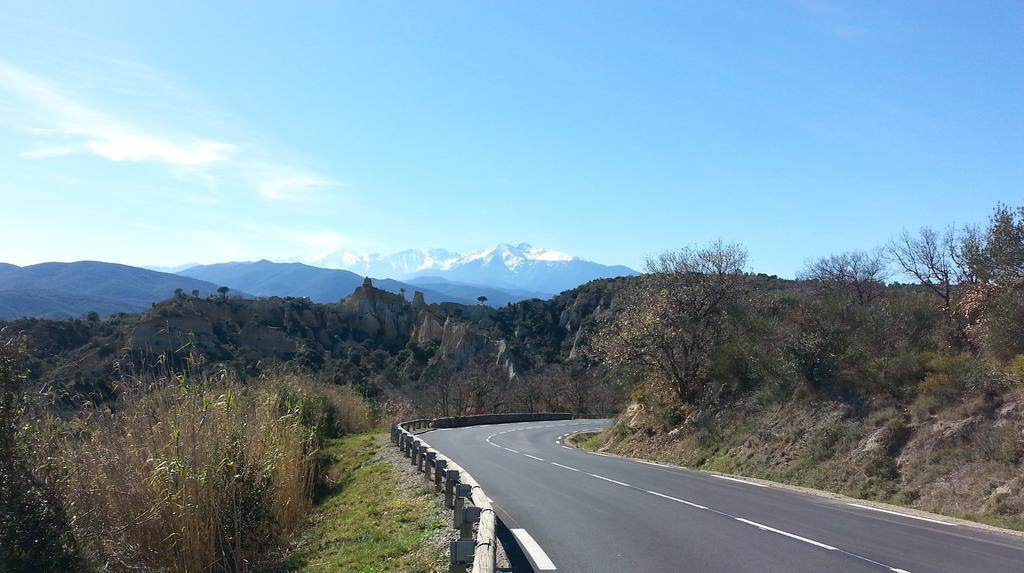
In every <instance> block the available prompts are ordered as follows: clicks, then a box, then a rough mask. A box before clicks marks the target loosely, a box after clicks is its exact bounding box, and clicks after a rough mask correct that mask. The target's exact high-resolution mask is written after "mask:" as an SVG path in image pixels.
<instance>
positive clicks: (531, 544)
mask: <svg viewBox="0 0 1024 573" xmlns="http://www.w3.org/2000/svg"><path fill="white" fill-rule="evenodd" d="M511 531H512V535H514V536H515V538H516V541H518V542H519V546H520V547H522V548H523V549H525V550H526V552H527V553H528V554H529V555H530V561H532V562H533V564H534V566H535V567H536V568H537V570H538V571H557V569H556V568H555V564H554V563H552V562H551V559H550V558H549V557H548V554H547V553H544V550H543V549H541V548H540V545H538V544H537V542H536V541H534V539H533V537H531V536H530V534H529V533H528V532H527V531H526V530H525V529H513V530H511Z"/></svg>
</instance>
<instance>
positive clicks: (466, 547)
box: [448, 539, 476, 573]
mask: <svg viewBox="0 0 1024 573" xmlns="http://www.w3.org/2000/svg"><path fill="white" fill-rule="evenodd" d="M448 547H449V548H450V551H451V558H450V559H451V565H450V566H449V567H448V571H449V573H466V563H469V562H470V561H472V560H473V554H474V550H475V549H476V542H475V541H474V540H472V539H460V540H458V541H452V542H451V543H450V544H449V546H448Z"/></svg>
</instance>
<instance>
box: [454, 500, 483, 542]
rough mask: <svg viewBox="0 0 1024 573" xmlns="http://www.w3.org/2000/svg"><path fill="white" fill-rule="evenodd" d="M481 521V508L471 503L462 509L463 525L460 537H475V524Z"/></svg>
mask: <svg viewBox="0 0 1024 573" xmlns="http://www.w3.org/2000/svg"><path fill="white" fill-rule="evenodd" d="M479 521H480V508H479V507H476V506H475V505H470V506H467V507H465V508H463V509H462V525H460V526H459V537H473V524H474V523H477V522H479Z"/></svg>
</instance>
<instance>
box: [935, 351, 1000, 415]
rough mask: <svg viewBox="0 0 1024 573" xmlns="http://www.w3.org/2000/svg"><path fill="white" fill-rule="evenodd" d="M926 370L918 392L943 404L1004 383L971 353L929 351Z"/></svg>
mask: <svg viewBox="0 0 1024 573" xmlns="http://www.w3.org/2000/svg"><path fill="white" fill-rule="evenodd" d="M925 370H926V374H925V376H924V380H922V381H921V383H920V384H919V385H918V392H919V393H920V394H921V395H922V396H926V397H929V398H933V399H935V400H936V401H937V402H939V403H941V404H948V403H950V402H953V401H956V400H959V399H960V398H962V397H963V396H965V395H968V394H979V393H983V392H986V391H989V390H991V389H993V388H994V387H995V386H997V385H998V384H999V382H1000V381H999V380H998V378H997V377H995V375H994V373H992V372H989V371H988V369H987V368H986V367H985V365H984V364H982V363H981V362H980V361H979V360H978V359H977V358H974V357H973V356H971V355H970V354H967V353H959V354H928V355H926V368H925Z"/></svg>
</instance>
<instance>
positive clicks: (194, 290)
mask: <svg viewBox="0 0 1024 573" xmlns="http://www.w3.org/2000/svg"><path fill="white" fill-rule="evenodd" d="M192 297H193V298H199V289H197V288H194V289H192Z"/></svg>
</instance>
